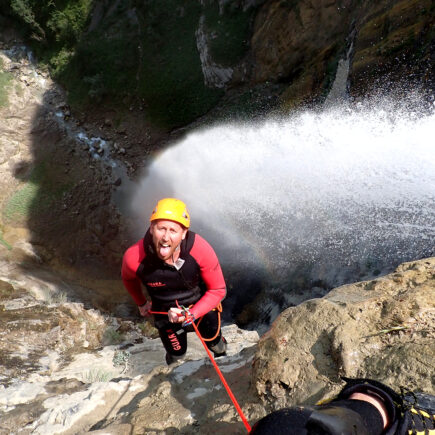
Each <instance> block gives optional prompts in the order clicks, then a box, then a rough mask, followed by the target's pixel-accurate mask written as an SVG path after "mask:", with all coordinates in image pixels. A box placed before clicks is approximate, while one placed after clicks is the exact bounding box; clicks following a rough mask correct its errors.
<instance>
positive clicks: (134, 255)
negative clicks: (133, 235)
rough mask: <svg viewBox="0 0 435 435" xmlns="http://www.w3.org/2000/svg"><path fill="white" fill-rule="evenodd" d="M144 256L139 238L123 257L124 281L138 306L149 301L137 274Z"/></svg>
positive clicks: (122, 274)
mask: <svg viewBox="0 0 435 435" xmlns="http://www.w3.org/2000/svg"><path fill="white" fill-rule="evenodd" d="M144 256H145V255H144V252H143V247H142V240H139V242H137V243H135V244H134V245H132V246H130V248H128V249H127V251H126V252H125V254H124V257H123V259H122V269H121V277H122V282H123V283H124V287H125V288H126V289H127V291H128V292H129V293H130V295H131V297H132V298H133V300H134V301H135V302H136V304H137V305H138V306H141V305H144V304H145V303H146V302H147V300H146V298H145V296H144V294H143V292H142V285H141V282H140V279H139V278H138V277H137V275H136V271H137V268H138V267H139V265H140V262H141V261H142V259H143V258H144ZM141 314H142V313H141Z"/></svg>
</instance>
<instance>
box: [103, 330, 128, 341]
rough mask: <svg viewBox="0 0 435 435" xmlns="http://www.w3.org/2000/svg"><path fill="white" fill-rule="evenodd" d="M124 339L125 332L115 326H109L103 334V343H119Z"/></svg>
mask: <svg viewBox="0 0 435 435" xmlns="http://www.w3.org/2000/svg"><path fill="white" fill-rule="evenodd" d="M123 340H124V336H123V334H121V333H120V332H119V331H117V330H116V329H115V328H112V327H110V328H107V329H106V330H105V331H104V334H103V343H104V344H105V345H112V344H119V343H121V342H122V341H123Z"/></svg>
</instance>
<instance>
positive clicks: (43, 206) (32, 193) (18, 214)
mask: <svg viewBox="0 0 435 435" xmlns="http://www.w3.org/2000/svg"><path fill="white" fill-rule="evenodd" d="M49 167H50V166H49V164H48V163H45V162H44V163H41V164H39V165H38V166H36V167H35V168H34V170H33V171H32V173H31V175H30V178H29V180H28V181H27V183H26V184H25V185H24V186H23V187H22V188H21V189H20V190H18V191H17V192H16V193H15V194H14V195H13V196H12V197H11V198H10V199H9V200H8V202H7V203H6V206H5V208H4V210H3V215H4V217H5V218H6V220H9V221H12V220H22V219H26V218H27V217H28V216H30V214H32V213H42V212H44V211H45V210H47V208H49V207H50V206H52V205H53V203H54V202H55V201H57V200H59V198H61V197H62V195H63V193H64V192H66V191H67V190H69V189H70V188H71V187H72V186H71V185H69V184H58V183H56V181H55V180H54V179H53V178H54V177H53V174H51V173H50V171H49Z"/></svg>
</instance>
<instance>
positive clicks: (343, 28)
mask: <svg viewBox="0 0 435 435" xmlns="http://www.w3.org/2000/svg"><path fill="white" fill-rule="evenodd" d="M351 3H352V2H351V1H347V2H342V1H334V0H332V1H331V0H330V1H322V2H316V5H313V4H312V2H311V1H285V2H283V1H269V2H267V4H266V5H265V6H264V7H263V8H262V9H261V11H260V12H259V14H258V16H257V18H256V24H255V30H254V35H253V38H252V53H253V58H254V59H255V61H254V67H253V71H254V72H253V79H254V81H264V80H271V79H272V80H273V79H284V78H286V77H289V76H292V75H293V76H294V75H295V74H296V73H297V72H298V71H299V72H300V71H301V70H302V69H305V68H306V65H307V64H308V63H309V62H315V59H317V60H319V59H321V58H322V54H321V52H323V51H324V50H325V49H327V48H328V47H329V46H331V45H333V44H336V43H337V41H338V39H339V38H340V37H341V39H342V42H344V40H345V38H346V37H347V34H346V33H347V31H348V29H349V23H348V20H349V13H350V11H351V9H350V8H349V7H348V8H346V5H347V6H350V4H351ZM344 4H346V5H344ZM340 6H341V7H340Z"/></svg>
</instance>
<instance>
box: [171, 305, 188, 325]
mask: <svg viewBox="0 0 435 435" xmlns="http://www.w3.org/2000/svg"><path fill="white" fill-rule="evenodd" d="M168 319H169V321H170V322H171V323H181V322H184V320H185V317H184V311H183V310H182V309H180V308H170V309H169V311H168Z"/></svg>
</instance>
